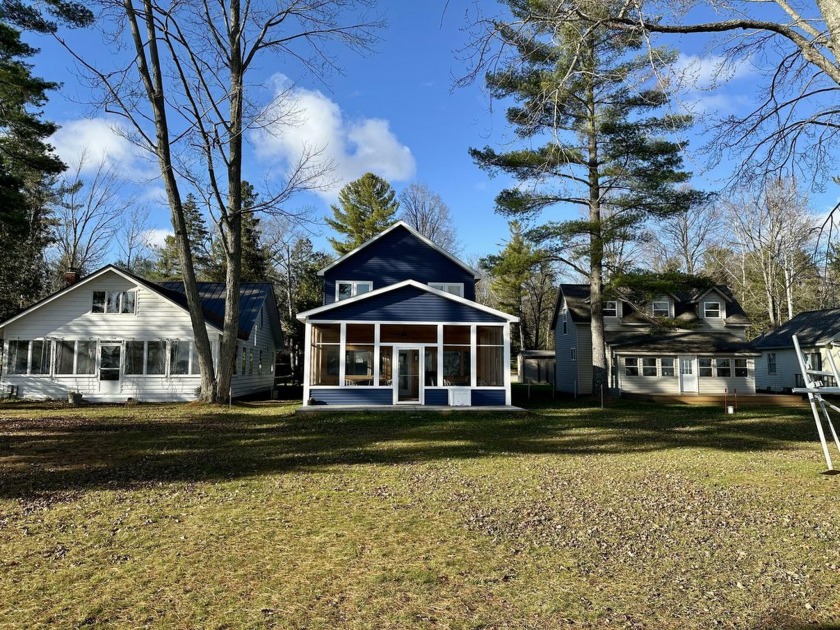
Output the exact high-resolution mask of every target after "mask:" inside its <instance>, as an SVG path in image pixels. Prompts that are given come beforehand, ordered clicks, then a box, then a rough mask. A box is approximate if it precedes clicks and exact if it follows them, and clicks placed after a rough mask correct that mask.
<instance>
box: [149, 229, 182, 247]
mask: <svg viewBox="0 0 840 630" xmlns="http://www.w3.org/2000/svg"><path fill="white" fill-rule="evenodd" d="M174 235H175V232H173V231H172V230H167V229H166V228H152V229H151V230H146V231H145V232H143V239H144V240H145V242H146V243H147V244H148V245H149V247H163V245H164V243H165V242H166V237H167V236H174Z"/></svg>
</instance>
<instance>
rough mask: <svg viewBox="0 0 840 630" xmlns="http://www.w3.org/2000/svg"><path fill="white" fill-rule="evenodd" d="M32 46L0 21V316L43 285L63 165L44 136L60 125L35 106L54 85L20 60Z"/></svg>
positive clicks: (31, 297) (35, 295)
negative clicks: (51, 206)
mask: <svg viewBox="0 0 840 630" xmlns="http://www.w3.org/2000/svg"><path fill="white" fill-rule="evenodd" d="M35 52H36V51H35V49H33V48H31V47H30V46H28V45H26V44H25V43H23V42H22V41H21V39H20V33H19V32H18V31H17V30H15V29H14V28H11V27H10V26H8V25H7V24H5V23H3V22H0V242H2V243H3V247H2V248H0V320H1V319H5V318H6V317H7V316H8V315H11V314H12V313H14V312H15V311H17V310H19V309H21V308H23V307H24V306H27V305H28V304H31V303H32V302H34V301H36V300H37V299H38V298H39V297H41V294H42V292H43V290H44V286H45V282H46V279H47V274H46V265H45V262H44V249H45V248H46V246H47V244H48V242H49V225H50V215H49V210H48V206H49V203H50V201H51V200H52V185H53V181H54V178H55V176H57V175H58V174H59V173H61V172H62V171H63V170H64V164H63V163H62V162H61V160H59V159H58V157H56V156H55V154H54V153H53V152H52V147H50V146H49V145H48V144H47V142H46V139H47V138H48V137H49V136H50V135H52V134H53V133H54V132H55V131H56V129H57V128H58V127H57V126H56V125H55V124H53V123H50V122H47V121H44V120H42V119H41V114H40V111H37V108H40V107H42V106H43V105H44V103H46V100H47V97H46V93H47V91H49V90H52V89H55V88H56V87H57V85H56V84H55V83H50V82H48V81H44V80H43V79H40V78H38V77H34V76H32V72H31V66H30V65H28V64H26V63H24V62H23V61H22V60H23V59H25V58H27V57H29V56H31V55H33V54H34V53H35ZM33 108H35V109H36V111H33Z"/></svg>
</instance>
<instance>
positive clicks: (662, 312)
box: [651, 300, 671, 317]
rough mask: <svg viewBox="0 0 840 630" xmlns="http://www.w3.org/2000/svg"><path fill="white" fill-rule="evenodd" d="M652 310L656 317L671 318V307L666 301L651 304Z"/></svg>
mask: <svg viewBox="0 0 840 630" xmlns="http://www.w3.org/2000/svg"><path fill="white" fill-rule="evenodd" d="M651 309H652V311H653V316H654V317H670V316H671V305H670V304H669V303H668V302H667V301H665V300H662V301H657V302H654V303H653V304H651Z"/></svg>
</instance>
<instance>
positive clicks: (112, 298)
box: [105, 291, 121, 313]
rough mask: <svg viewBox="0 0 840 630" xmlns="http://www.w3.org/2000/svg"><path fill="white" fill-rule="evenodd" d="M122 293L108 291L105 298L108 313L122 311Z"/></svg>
mask: <svg viewBox="0 0 840 630" xmlns="http://www.w3.org/2000/svg"><path fill="white" fill-rule="evenodd" d="M120 295H121V294H120V292H119V291H108V293H107V296H106V298H105V312H106V313H119V312H120Z"/></svg>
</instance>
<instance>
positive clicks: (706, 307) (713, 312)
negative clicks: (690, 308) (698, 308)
mask: <svg viewBox="0 0 840 630" xmlns="http://www.w3.org/2000/svg"><path fill="white" fill-rule="evenodd" d="M721 312H722V310H721V308H720V302H704V303H703V317H704V318H705V319H720V318H721V317H722V315H721Z"/></svg>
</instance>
